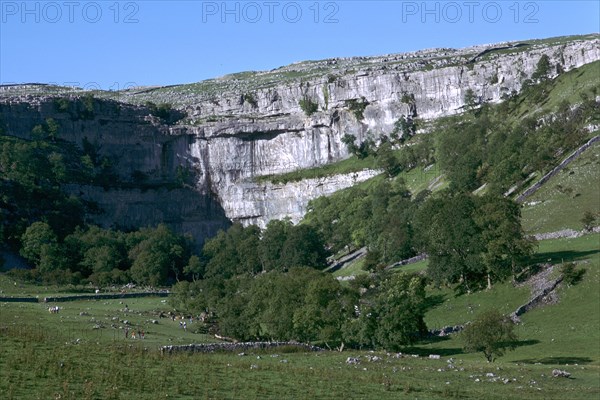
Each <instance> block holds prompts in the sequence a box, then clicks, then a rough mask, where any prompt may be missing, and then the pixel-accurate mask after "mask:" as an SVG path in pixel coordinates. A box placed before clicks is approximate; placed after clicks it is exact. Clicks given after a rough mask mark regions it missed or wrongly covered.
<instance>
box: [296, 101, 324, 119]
mask: <svg viewBox="0 0 600 400" xmlns="http://www.w3.org/2000/svg"><path fill="white" fill-rule="evenodd" d="M299 105H300V108H301V109H302V111H304V114H306V116H307V117H310V116H311V115H312V114H314V113H316V112H317V110H318V109H319V104H318V103H316V102H314V101H312V100H311V99H310V98H309V97H306V96H305V97H304V98H302V99H301V100H300V102H299Z"/></svg>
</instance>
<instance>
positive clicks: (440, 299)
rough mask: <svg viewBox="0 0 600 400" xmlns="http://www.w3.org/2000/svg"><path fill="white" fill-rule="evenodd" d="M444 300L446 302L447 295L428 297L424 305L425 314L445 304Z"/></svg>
mask: <svg viewBox="0 0 600 400" xmlns="http://www.w3.org/2000/svg"><path fill="white" fill-rule="evenodd" d="M444 300H446V295H445V294H432V295H431V296H427V297H426V298H425V303H424V307H425V312H427V311H429V310H431V309H433V308H436V307H437V306H439V305H440V304H443V303H444Z"/></svg>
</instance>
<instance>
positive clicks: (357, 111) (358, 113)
mask: <svg viewBox="0 0 600 400" xmlns="http://www.w3.org/2000/svg"><path fill="white" fill-rule="evenodd" d="M368 105H369V102H368V101H367V99H365V98H364V97H361V98H360V99H350V100H346V107H348V110H350V111H351V112H352V113H353V114H354V116H355V117H356V120H357V121H362V120H363V118H364V111H365V108H367V106H368Z"/></svg>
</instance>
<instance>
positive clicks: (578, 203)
mask: <svg viewBox="0 0 600 400" xmlns="http://www.w3.org/2000/svg"><path fill="white" fill-rule="evenodd" d="M598 180H600V145H599V144H596V145H594V146H592V147H590V148H589V149H587V150H586V151H585V152H584V153H583V154H582V155H581V156H580V157H579V158H578V159H577V160H575V161H573V162H572V163H571V164H569V165H568V167H567V168H565V169H563V170H562V171H561V172H559V173H558V175H556V176H554V177H552V178H551V179H550V180H549V181H548V182H546V184H545V185H544V186H542V188H541V189H540V190H538V191H537V192H536V193H534V194H533V195H532V196H530V197H528V198H527V199H526V201H525V203H524V205H523V212H522V215H523V226H524V228H525V230H526V231H527V232H529V233H543V232H554V231H557V230H560V229H566V228H571V229H576V230H581V229H583V224H582V223H581V218H582V217H583V214H584V213H585V212H586V211H591V212H593V213H595V214H596V215H600V187H599V186H598Z"/></svg>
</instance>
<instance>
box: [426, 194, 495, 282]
mask: <svg viewBox="0 0 600 400" xmlns="http://www.w3.org/2000/svg"><path fill="white" fill-rule="evenodd" d="M474 210H475V202H474V200H473V197H472V196H471V195H467V194H455V195H446V196H443V197H440V198H431V199H429V200H427V201H426V202H425V203H424V204H423V206H422V207H421V209H420V210H419V212H418V215H417V224H416V225H417V226H418V228H419V230H418V235H419V241H420V242H421V249H422V250H424V251H425V252H426V253H427V254H429V266H428V268H427V274H428V275H429V276H430V277H431V278H432V279H433V281H434V283H436V284H442V283H450V284H458V288H459V289H461V290H466V291H467V292H470V291H472V290H474V289H476V288H477V287H478V286H479V285H480V284H481V281H482V278H484V276H485V271H484V268H483V262H482V259H481V253H482V252H483V250H484V243H483V242H482V240H481V234H480V228H479V227H478V226H477V224H476V223H475V221H474V220H473V212H474Z"/></svg>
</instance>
